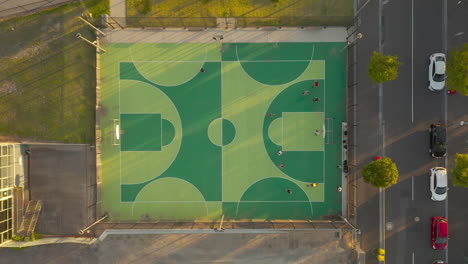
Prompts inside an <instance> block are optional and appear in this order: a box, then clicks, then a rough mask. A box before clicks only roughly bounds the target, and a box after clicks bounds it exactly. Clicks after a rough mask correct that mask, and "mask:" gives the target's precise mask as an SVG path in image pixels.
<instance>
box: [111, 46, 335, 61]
mask: <svg viewBox="0 0 468 264" xmlns="http://www.w3.org/2000/svg"><path fill="white" fill-rule="evenodd" d="M314 48H315V46H314ZM306 61H307V62H308V61H326V60H312V59H310V60H258V61H256V60H226V61H212V60H205V61H120V62H133V63H149V62H306Z"/></svg>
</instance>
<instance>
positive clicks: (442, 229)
mask: <svg viewBox="0 0 468 264" xmlns="http://www.w3.org/2000/svg"><path fill="white" fill-rule="evenodd" d="M431 238H432V248H433V249H435V250H443V249H446V248H447V244H448V221H447V218H445V217H443V216H434V217H432V232H431Z"/></svg>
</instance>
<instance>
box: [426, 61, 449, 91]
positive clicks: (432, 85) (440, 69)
mask: <svg viewBox="0 0 468 264" xmlns="http://www.w3.org/2000/svg"><path fill="white" fill-rule="evenodd" d="M445 79H447V78H446V76H445V54H443V53H434V54H432V55H431V56H429V90H431V91H441V90H443V89H444V87H445Z"/></svg>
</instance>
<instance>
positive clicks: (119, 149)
mask: <svg viewBox="0 0 468 264" xmlns="http://www.w3.org/2000/svg"><path fill="white" fill-rule="evenodd" d="M117 69H118V81H119V117H118V118H119V120H120V115H121V113H122V107H121V105H122V104H121V103H122V99H121V87H120V82H121V79H120V74H121V72H120V62H119V63H117ZM121 150H122V149H121V148H120V145H119V148H118V152H119V174H120V182H119V196H120V200H119V201H120V203H122V151H121Z"/></svg>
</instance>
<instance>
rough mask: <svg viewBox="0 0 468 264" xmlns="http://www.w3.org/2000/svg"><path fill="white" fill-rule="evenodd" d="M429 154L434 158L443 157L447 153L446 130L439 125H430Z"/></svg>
mask: <svg viewBox="0 0 468 264" xmlns="http://www.w3.org/2000/svg"><path fill="white" fill-rule="evenodd" d="M429 136H430V143H429V146H430V148H429V152H430V153H431V156H432V157H434V158H442V157H445V155H446V153H447V129H446V128H445V126H442V125H441V124H432V125H431V127H430V128H429Z"/></svg>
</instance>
